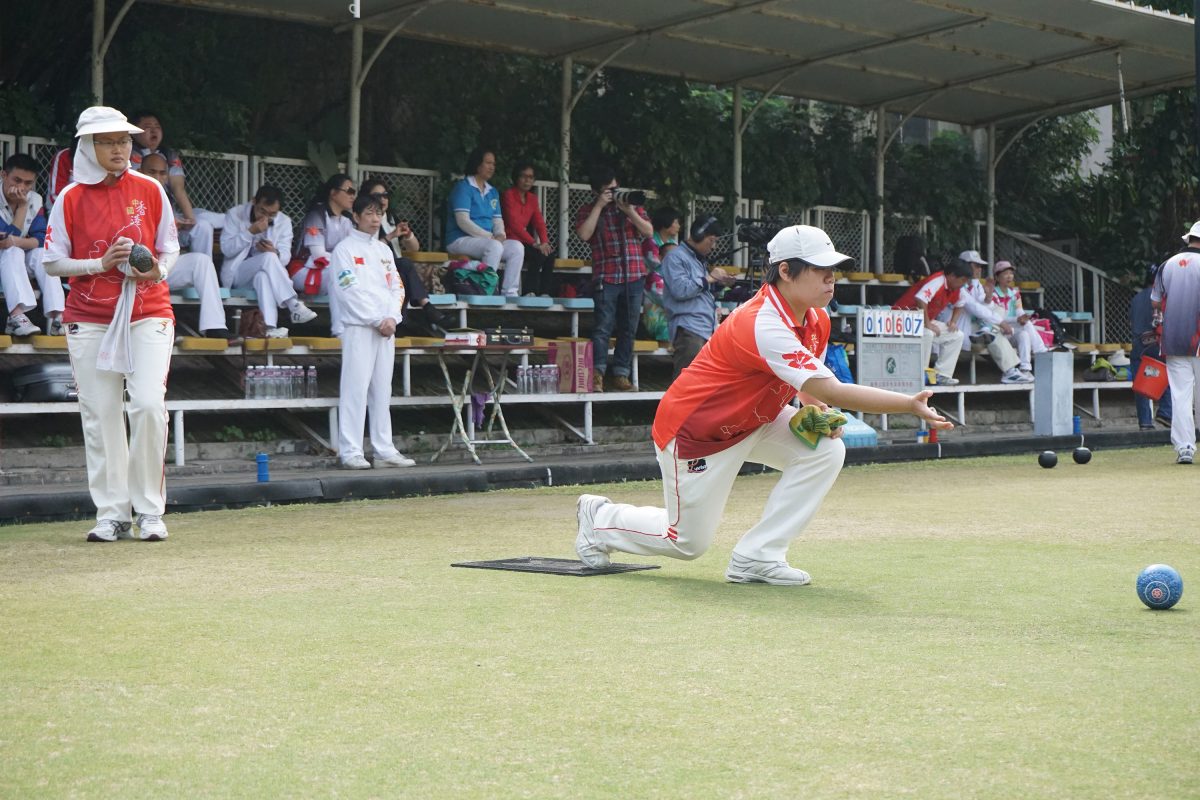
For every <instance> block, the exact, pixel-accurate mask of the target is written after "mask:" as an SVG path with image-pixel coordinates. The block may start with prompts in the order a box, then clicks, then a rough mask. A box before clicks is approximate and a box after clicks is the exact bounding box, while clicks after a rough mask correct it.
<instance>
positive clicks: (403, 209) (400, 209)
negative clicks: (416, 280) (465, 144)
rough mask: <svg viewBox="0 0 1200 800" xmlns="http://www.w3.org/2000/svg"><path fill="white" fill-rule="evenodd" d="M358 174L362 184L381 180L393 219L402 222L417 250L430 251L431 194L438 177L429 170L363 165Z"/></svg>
mask: <svg viewBox="0 0 1200 800" xmlns="http://www.w3.org/2000/svg"><path fill="white" fill-rule="evenodd" d="M359 171H360V173H361V175H362V177H363V180H364V181H366V180H368V179H370V180H376V181H382V182H383V183H384V185H386V186H387V187H388V193H389V194H390V195H391V201H390V203H391V205H390V206H389V208H388V210H389V211H390V212H391V213H392V215H393V216H394V217H395V218H396V219H406V220H408V223H409V225H410V226H411V227H412V229H413V233H415V234H416V235H417V238H418V239H420V240H421V247H422V248H424V249H426V250H431V249H433V230H434V224H433V223H434V209H433V193H434V188H435V187H436V185H437V182H438V181H439V180H440V179H441V175H440V174H439V173H437V172H434V171H433V170H425V169H407V168H404V167H385V166H380V165H376V164H370V165H368V164H364V165H362V166H361V167H359Z"/></svg>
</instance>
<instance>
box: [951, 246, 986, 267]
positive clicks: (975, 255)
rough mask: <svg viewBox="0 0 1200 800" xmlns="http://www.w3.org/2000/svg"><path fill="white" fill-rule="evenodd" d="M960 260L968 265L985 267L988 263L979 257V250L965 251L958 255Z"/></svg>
mask: <svg viewBox="0 0 1200 800" xmlns="http://www.w3.org/2000/svg"><path fill="white" fill-rule="evenodd" d="M958 260H959V261H965V262H966V263H968V264H982V265H983V266H985V267H986V266H987V263H988V262H987V261H986V260H985V259H984V257H983V256H981V255H979V251H978V250H963V251H962V252H961V253H959V254H958Z"/></svg>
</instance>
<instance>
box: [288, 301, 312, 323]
mask: <svg viewBox="0 0 1200 800" xmlns="http://www.w3.org/2000/svg"><path fill="white" fill-rule="evenodd" d="M316 318H317V312H315V311H313V310H312V309H311V308H309V307H308V306H306V305H304V302H303V301H301V300H297V301H296V305H294V306H292V324H293V325H303V324H304V323H306V322H312V321H313V320H314V319H316Z"/></svg>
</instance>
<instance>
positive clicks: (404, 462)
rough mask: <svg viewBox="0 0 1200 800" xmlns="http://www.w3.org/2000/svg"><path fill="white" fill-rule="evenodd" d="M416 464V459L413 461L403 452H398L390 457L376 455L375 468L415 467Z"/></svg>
mask: <svg viewBox="0 0 1200 800" xmlns="http://www.w3.org/2000/svg"><path fill="white" fill-rule="evenodd" d="M416 465H417V462H416V461H413V460H412V459H411V458H408V457H407V456H405V455H403V454H402V453H397V454H396V455H394V456H389V457H388V458H379V457H378V456H376V457H375V469H379V468H380V467H415V466H416Z"/></svg>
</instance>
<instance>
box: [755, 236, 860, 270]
mask: <svg viewBox="0 0 1200 800" xmlns="http://www.w3.org/2000/svg"><path fill="white" fill-rule="evenodd" d="M791 258H795V259H799V260H800V261H803V262H804V263H806V264H811V265H812V266H814V267H822V268H825V269H829V268H831V267H836V266H837V265H839V264H844V263H846V262H847V261H854V258H853V257H851V256H847V255H843V254H842V253H839V252H838V251H837V250H836V249H834V247H833V240H832V239H830V238H829V235H828V234H827V233H825V231H823V230H821V229H820V228H814V227H813V226H811V225H791V226H789V227H787V228H784V229H783V230H781V231H780V232H779V233H777V234H775V238H773V239H771V241H770V242H768V243H767V260H768V261H769V262H770V263H772V264H777V263H779V262H780V261H787V260H788V259H791Z"/></svg>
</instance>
